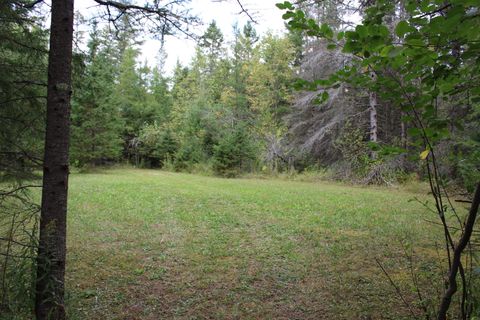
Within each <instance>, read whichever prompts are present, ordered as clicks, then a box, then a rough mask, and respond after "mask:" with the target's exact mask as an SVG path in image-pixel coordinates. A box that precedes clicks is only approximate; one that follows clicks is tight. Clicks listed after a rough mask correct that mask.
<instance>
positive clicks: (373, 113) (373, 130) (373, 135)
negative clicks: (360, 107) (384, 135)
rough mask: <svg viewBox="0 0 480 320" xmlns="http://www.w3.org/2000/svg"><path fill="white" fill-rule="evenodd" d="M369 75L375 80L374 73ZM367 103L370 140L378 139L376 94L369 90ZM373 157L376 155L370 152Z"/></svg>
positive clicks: (375, 140)
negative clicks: (368, 106)
mask: <svg viewBox="0 0 480 320" xmlns="http://www.w3.org/2000/svg"><path fill="white" fill-rule="evenodd" d="M370 77H371V78H372V80H376V75H375V73H373V72H372V73H371V75H370ZM369 105H370V142H377V141H378V124H377V94H376V93H375V92H373V91H372V92H370V94H369ZM372 156H373V157H375V156H376V154H375V153H373V154H372Z"/></svg>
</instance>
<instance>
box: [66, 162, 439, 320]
mask: <svg viewBox="0 0 480 320" xmlns="http://www.w3.org/2000/svg"><path fill="white" fill-rule="evenodd" d="M415 196H416V195H415V194H412V193H409V192H405V191H402V190H400V189H384V188H361V187H351V186H345V185H341V184H335V183H308V182H294V181H281V180H260V179H220V178H213V177H205V176H196V175H189V174H182V173H170V172H163V171H155V170H135V169H121V170H109V171H104V172H97V173H92V174H74V175H72V176H71V180H70V198H69V224H68V232H69V238H68V265H67V290H68V301H69V313H70V316H71V318H72V319H102V320H106V319H239V318H242V319H403V318H404V319H408V318H409V313H408V310H407V309H406V308H404V306H402V304H401V302H400V300H399V299H398V298H397V297H396V295H395V293H394V289H393V288H392V287H391V285H390V284H389V283H388V280H387V279H386V278H385V276H384V275H383V274H382V271H381V270H380V268H379V267H378V265H377V264H376V262H375V258H377V259H379V260H380V261H381V262H382V264H383V265H384V266H385V268H386V269H387V270H389V272H390V273H391V276H392V278H394V279H395V280H396V281H398V282H399V284H400V286H401V287H402V289H404V290H405V291H406V292H407V293H406V297H407V298H410V299H414V293H413V291H412V290H411V286H410V277H409V272H410V271H409V269H408V261H406V259H405V256H404V251H403V248H402V245H401V242H402V241H403V242H404V243H405V242H407V243H416V245H415V248H416V251H417V253H418V254H419V255H421V256H424V257H430V258H427V259H426V260H429V259H431V260H433V259H435V257H436V251H435V248H434V242H435V241H436V235H438V236H441V233H440V232H439V229H437V227H436V226H434V225H432V224H429V223H427V222H425V219H426V218H429V219H432V220H433V219H434V218H432V216H431V214H430V213H428V212H426V209H425V208H424V207H422V205H420V204H419V203H418V202H408V200H409V199H412V198H413V197H415ZM438 241H439V242H440V240H439V239H438Z"/></svg>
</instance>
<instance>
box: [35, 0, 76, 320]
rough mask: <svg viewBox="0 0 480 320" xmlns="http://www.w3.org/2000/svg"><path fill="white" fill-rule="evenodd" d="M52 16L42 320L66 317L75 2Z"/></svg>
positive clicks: (39, 301)
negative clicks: (65, 295)
mask: <svg viewBox="0 0 480 320" xmlns="http://www.w3.org/2000/svg"><path fill="white" fill-rule="evenodd" d="M51 16H52V18H51V29H50V51H49V57H48V89H47V126H46V136H45V155H44V167H43V189H42V205H41V216H40V239H39V247H38V257H37V282H36V296H35V314H36V317H37V320H44V319H53V320H61V319H65V308H64V278H65V256H66V220H67V219H66V218H67V190H68V147H69V125H70V97H71V92H72V91H71V73H72V69H71V64H72V40H73V39H72V37H73V0H52V5H51Z"/></svg>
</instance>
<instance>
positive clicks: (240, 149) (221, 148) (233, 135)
mask: <svg viewBox="0 0 480 320" xmlns="http://www.w3.org/2000/svg"><path fill="white" fill-rule="evenodd" d="M254 158H255V157H254V148H253V144H252V140H251V138H250V136H249V135H248V132H247V130H246V128H245V127H244V126H243V125H239V126H237V127H236V128H235V129H234V130H233V131H231V132H227V133H226V134H225V135H224V136H223V137H222V139H221V140H220V141H219V143H218V144H217V145H216V146H215V147H214V153H213V170H214V171H215V173H216V174H218V175H221V176H224V177H229V178H231V177H235V176H237V175H238V174H240V173H241V172H242V171H243V170H245V168H246V167H247V166H248V165H249V164H250V162H251V161H252V160H253V159H254Z"/></svg>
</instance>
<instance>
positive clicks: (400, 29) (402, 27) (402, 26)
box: [395, 21, 410, 38]
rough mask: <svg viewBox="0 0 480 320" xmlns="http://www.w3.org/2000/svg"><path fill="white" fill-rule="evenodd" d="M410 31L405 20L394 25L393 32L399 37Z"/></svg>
mask: <svg viewBox="0 0 480 320" xmlns="http://www.w3.org/2000/svg"><path fill="white" fill-rule="evenodd" d="M409 31H410V26H409V25H408V22H407V21H400V22H399V23H398V24H397V26H396V27H395V34H396V35H397V36H399V37H400V38H403V36H404V35H405V34H407V33H408V32H409Z"/></svg>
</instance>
